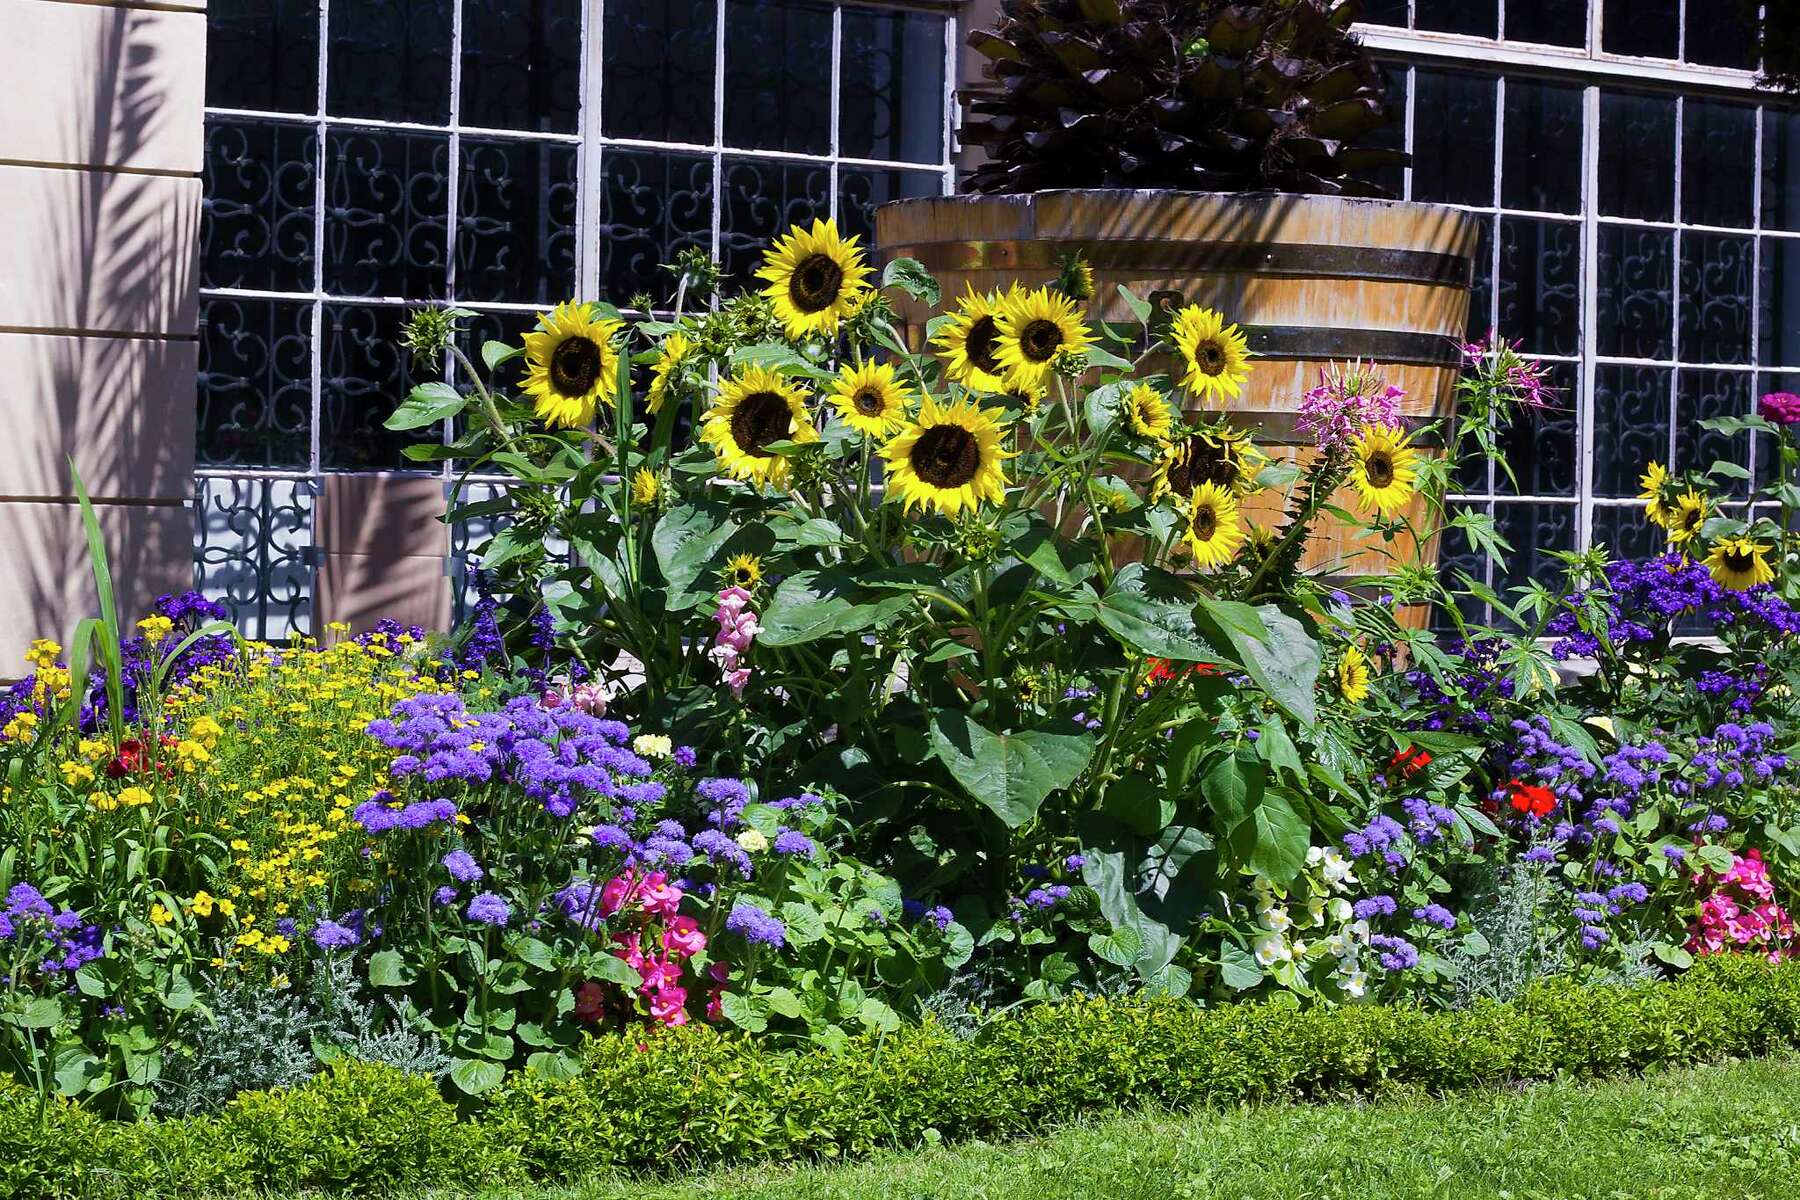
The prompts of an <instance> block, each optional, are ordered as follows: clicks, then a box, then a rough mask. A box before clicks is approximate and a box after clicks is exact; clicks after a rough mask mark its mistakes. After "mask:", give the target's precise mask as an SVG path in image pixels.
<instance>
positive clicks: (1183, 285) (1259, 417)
mask: <svg viewBox="0 0 1800 1200" xmlns="http://www.w3.org/2000/svg"><path fill="white" fill-rule="evenodd" d="M1478 240H1479V226H1478V223H1477V221H1476V219H1475V218H1474V217H1473V216H1471V215H1470V214H1468V213H1465V212H1461V211H1459V210H1457V209H1453V208H1447V207H1443V206H1439V205H1429V204H1411V203H1402V202H1398V201H1382V200H1350V199H1342V198H1339V197H1334V196H1295V195H1283V194H1270V193H1255V194H1223V193H1210V192H1172V191H1129V190H1079V191H1052V192H1037V193H1032V194H1028V195H1022V196H937V197H929V198H924V199H917V200H900V201H896V202H894V203H892V204H887V205H884V206H882V207H881V208H880V209H878V210H877V211H876V213H875V241H876V245H877V247H878V250H879V252H880V255H881V256H882V257H883V258H884V259H894V258H902V257H905V258H915V259H918V260H919V261H920V262H921V263H923V264H924V265H925V267H926V268H927V269H928V270H930V271H931V272H932V274H934V275H935V276H937V278H938V280H939V281H940V282H941V283H942V284H943V289H944V297H945V302H946V304H948V303H949V302H950V301H951V300H953V298H954V297H956V296H959V295H961V294H962V293H963V291H964V289H965V285H972V286H973V287H974V288H975V290H976V291H987V290H989V289H992V288H999V287H1004V286H1005V285H1007V284H1009V283H1011V282H1012V281H1014V280H1018V281H1020V282H1021V283H1024V284H1026V285H1027V286H1036V285H1037V284H1040V283H1046V282H1049V281H1050V280H1052V279H1054V278H1055V277H1056V275H1057V271H1058V265H1059V263H1060V261H1061V259H1062V257H1063V256H1064V255H1066V254H1068V253H1070V252H1072V251H1080V252H1081V253H1082V254H1083V255H1085V256H1086V258H1087V260H1088V261H1089V262H1090V263H1091V264H1093V268H1094V275H1095V280H1096V287H1095V296H1094V300H1093V302H1092V304H1091V306H1090V309H1089V318H1090V320H1098V321H1108V322H1117V323H1121V324H1126V323H1135V321H1136V318H1135V317H1134V316H1133V315H1132V313H1131V311H1130V310H1129V308H1127V306H1126V304H1125V302H1124V300H1123V299H1122V298H1121V297H1120V296H1119V294H1118V288H1117V286H1116V285H1118V284H1124V285H1126V286H1127V287H1129V288H1130V289H1131V290H1132V291H1134V292H1135V293H1137V294H1138V295H1139V296H1142V297H1145V298H1146V299H1153V300H1156V301H1158V302H1159V303H1168V304H1174V305H1179V304H1202V305H1206V306H1208V307H1212V308H1216V309H1218V310H1219V311H1220V312H1222V313H1223V314H1225V317H1226V319H1227V320H1229V321H1235V322H1236V323H1237V324H1238V325H1239V326H1240V327H1241V328H1242V329H1243V330H1244V332H1245V334H1246V336H1247V337H1248V339H1249V343H1250V349H1251V350H1252V351H1254V352H1255V354H1256V360H1255V367H1254V369H1253V370H1252V372H1251V375H1250V379H1249V380H1248V382H1247V383H1246V384H1245V386H1244V393H1243V395H1242V396H1241V397H1240V398H1239V399H1237V400H1236V401H1233V402H1231V403H1229V404H1227V405H1226V406H1225V408H1226V410H1227V412H1228V413H1229V414H1230V416H1231V417H1232V419H1233V420H1234V421H1235V422H1236V423H1238V424H1240V425H1241V426H1242V427H1243V428H1245V429H1246V430H1248V431H1250V432H1251V433H1252V434H1253V435H1254V436H1255V437H1256V440H1257V443H1258V444H1259V445H1260V446H1262V447H1263V449H1264V450H1265V451H1267V452H1268V453H1269V454H1270V455H1271V456H1277V457H1286V458H1289V459H1293V460H1298V461H1300V462H1301V463H1304V462H1305V461H1306V459H1307V458H1308V457H1309V456H1310V455H1311V454H1313V453H1315V452H1316V451H1314V450H1313V449H1312V448H1311V447H1310V446H1307V445H1305V444H1303V443H1304V442H1305V439H1303V438H1302V437H1300V436H1299V434H1298V432H1297V430H1296V429H1295V414H1296V411H1297V409H1298V408H1299V404H1300V398H1301V396H1302V395H1303V394H1304V393H1305V391H1306V390H1307V389H1308V388H1310V387H1312V386H1314V385H1315V384H1317V383H1318V382H1319V377H1320V372H1321V370H1322V369H1324V368H1327V367H1330V366H1332V365H1333V364H1339V365H1342V364H1345V363H1348V362H1349V361H1351V360H1353V359H1358V358H1360V359H1362V360H1364V361H1365V362H1374V363H1378V364H1380V366H1381V369H1382V373H1383V375H1384V377H1385V378H1386V379H1387V380H1388V382H1390V383H1393V384H1395V385H1397V386H1398V387H1400V388H1403V389H1404V390H1405V391H1406V400H1405V402H1404V403H1403V405H1402V408H1403V411H1404V412H1405V414H1406V415H1407V417H1408V419H1409V422H1411V423H1423V422H1425V421H1428V420H1431V419H1434V418H1445V417H1449V416H1451V415H1452V414H1453V411H1454V406H1455V396H1456V393H1455V385H1456V379H1457V374H1458V368H1459V366H1460V364H1461V361H1462V356H1461V346H1462V342H1463V339H1464V334H1465V332H1466V331H1467V328H1468V319H1469V289H1470V283H1471V279H1472V275H1473V267H1474V257H1475V253H1476V247H1477V244H1478ZM901 315H902V317H903V318H904V319H905V320H906V321H907V324H908V336H909V338H911V339H913V341H914V342H915V344H916V343H917V342H918V340H919V339H921V338H922V336H923V327H922V322H923V318H924V316H925V312H924V310H923V308H922V307H921V306H918V305H916V304H915V305H909V306H907V307H903V309H902V312H901ZM1430 452H1432V453H1440V452H1441V451H1430ZM1335 499H1336V502H1337V503H1338V504H1340V505H1342V506H1344V507H1346V508H1353V507H1354V495H1353V494H1352V493H1350V492H1349V490H1348V489H1344V491H1343V492H1341V493H1340V494H1339V495H1338V496H1337V497H1335ZM1281 504H1282V497H1281V496H1279V495H1266V494H1265V495H1264V496H1261V497H1257V498H1256V499H1254V500H1253V501H1251V502H1250V503H1249V504H1248V505H1247V506H1246V509H1247V516H1248V517H1249V519H1250V520H1251V521H1253V522H1256V523H1258V524H1269V523H1273V522H1274V521H1275V520H1276V519H1277V517H1278V515H1279V510H1280V507H1281ZM1407 515H1408V517H1409V518H1410V519H1411V520H1412V522H1413V524H1414V525H1415V526H1418V527H1421V528H1423V527H1425V526H1426V515H1427V514H1426V502H1425V500H1424V499H1423V498H1422V497H1420V498H1415V499H1414V501H1413V503H1412V507H1411V509H1410V511H1409V512H1408V514H1407ZM1435 540H1436V539H1435V538H1430V539H1428V540H1427V543H1426V544H1425V545H1413V544H1395V545H1393V546H1392V547H1391V548H1389V547H1384V546H1383V545H1382V544H1381V543H1380V542H1379V541H1375V542H1366V541H1360V540H1358V539H1357V538H1356V536H1355V531H1354V530H1353V529H1350V528H1348V527H1345V526H1343V525H1341V524H1338V523H1336V522H1333V521H1331V520H1329V519H1324V520H1321V522H1320V523H1319V524H1318V525H1317V526H1315V532H1314V534H1313V536H1312V538H1311V539H1310V541H1309V543H1308V546H1307V550H1306V554H1305V557H1304V559H1303V562H1302V565H1303V566H1304V567H1305V568H1306V569H1307V570H1309V571H1313V572H1318V573H1325V574H1330V575H1333V576H1339V577H1343V578H1344V579H1345V580H1346V582H1347V583H1354V581H1355V580H1356V579H1357V578H1358V577H1362V576H1369V575H1381V574H1389V573H1391V572H1392V570H1393V566H1394V563H1395V561H1396V560H1397V561H1400V562H1406V561H1411V560H1412V559H1413V556H1414V555H1417V557H1418V560H1419V561H1423V562H1426V563H1428V564H1431V563H1435V561H1436V557H1437V546H1436V544H1435ZM1390 554H1391V555H1392V556H1393V557H1391V558H1390ZM1408 616H1409V621H1408V623H1409V624H1412V623H1417V622H1421V621H1423V619H1424V616H1425V614H1424V613H1422V612H1421V613H1415V614H1408Z"/></svg>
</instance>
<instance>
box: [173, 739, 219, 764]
mask: <svg viewBox="0 0 1800 1200" xmlns="http://www.w3.org/2000/svg"><path fill="white" fill-rule="evenodd" d="M211 760H212V755H211V754H210V753H208V752H207V749H206V747H205V746H202V745H201V744H200V743H199V742H195V741H186V740H184V741H180V742H177V743H175V761H177V762H178V763H180V764H181V765H182V767H183V768H185V769H186V770H189V771H192V770H194V769H195V768H196V767H198V766H199V765H200V764H201V763H204V762H210V761H211Z"/></svg>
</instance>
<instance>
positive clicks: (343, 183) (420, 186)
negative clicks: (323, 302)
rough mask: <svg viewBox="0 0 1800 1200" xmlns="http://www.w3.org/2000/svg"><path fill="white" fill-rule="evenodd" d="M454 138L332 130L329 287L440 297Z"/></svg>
mask: <svg viewBox="0 0 1800 1200" xmlns="http://www.w3.org/2000/svg"><path fill="white" fill-rule="evenodd" d="M449 160H450V139H449V138H448V137H447V136H440V135H437V134H421V133H368V132H357V131H351V130H333V131H332V132H331V133H329V134H328V135H327V137H326V141H325V197H326V198H325V290H326V291H328V292H335V293H338V294H341V295H349V296H404V297H406V298H407V299H409V300H427V299H432V300H435V299H442V298H443V297H444V296H445V294H446V289H447V287H448V284H449V280H448V274H447V272H446V270H445V263H444V247H445V226H446V224H447V222H448V216H447V212H448V207H449V205H448V197H447V195H446V191H447V189H448V180H447V177H446V172H447V168H448V166H449Z"/></svg>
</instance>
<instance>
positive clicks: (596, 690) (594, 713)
mask: <svg viewBox="0 0 1800 1200" xmlns="http://www.w3.org/2000/svg"><path fill="white" fill-rule="evenodd" d="M542 703H543V705H544V707H545V708H563V707H565V706H568V705H573V706H574V707H575V708H578V709H580V710H581V711H582V712H584V713H586V714H588V715H589V716H590V717H604V716H605V715H606V706H607V703H608V698H607V695H606V689H605V688H603V687H601V686H600V685H599V684H597V683H595V682H593V681H592V680H589V681H588V682H587V683H576V684H571V683H570V681H569V677H568V676H567V675H558V676H557V677H556V678H555V679H552V680H551V681H550V686H548V687H547V688H545V689H544V697H543V701H542Z"/></svg>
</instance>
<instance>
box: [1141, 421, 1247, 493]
mask: <svg viewBox="0 0 1800 1200" xmlns="http://www.w3.org/2000/svg"><path fill="white" fill-rule="evenodd" d="M1263 461H1264V458H1263V453H1262V451H1260V450H1258V449H1257V448H1256V447H1255V446H1254V445H1252V444H1251V442H1250V435H1249V434H1247V433H1245V432H1244V431H1243V430H1241V429H1202V430H1198V431H1196V432H1194V433H1190V434H1188V435H1186V436H1185V437H1182V438H1179V439H1177V440H1176V441H1175V442H1174V443H1172V444H1171V445H1170V446H1169V447H1168V449H1166V450H1164V451H1163V455H1162V459H1161V460H1160V461H1159V462H1158V463H1157V464H1156V475H1155V476H1154V477H1153V478H1152V480H1151V483H1150V499H1151V500H1160V499H1162V498H1163V497H1164V496H1178V497H1180V498H1181V499H1182V500H1186V499H1187V498H1188V497H1189V496H1192V495H1193V494H1194V489H1195V488H1196V487H1198V486H1199V485H1200V484H1203V483H1216V484H1218V485H1219V486H1220V487H1222V488H1225V489H1227V490H1228V491H1230V492H1232V493H1233V494H1234V495H1238V496H1247V495H1249V494H1250V493H1251V492H1254V491H1255V490H1256V474H1257V472H1258V471H1260V470H1261V469H1262V464H1263Z"/></svg>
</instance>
